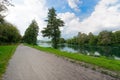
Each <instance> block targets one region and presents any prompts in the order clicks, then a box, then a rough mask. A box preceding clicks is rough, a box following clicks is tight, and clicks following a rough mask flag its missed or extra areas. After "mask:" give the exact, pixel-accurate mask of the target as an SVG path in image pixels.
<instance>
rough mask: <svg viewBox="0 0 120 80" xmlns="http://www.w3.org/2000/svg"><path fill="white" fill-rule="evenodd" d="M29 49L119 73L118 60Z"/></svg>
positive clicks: (119, 65) (48, 49)
mask: <svg viewBox="0 0 120 80" xmlns="http://www.w3.org/2000/svg"><path fill="white" fill-rule="evenodd" d="M29 46H31V45H29ZM31 47H33V48H36V49H38V50H41V51H45V52H49V53H53V54H56V55H58V56H63V57H67V58H70V59H74V60H77V61H82V62H85V63H89V64H93V65H96V66H99V67H102V68H104V69H108V70H112V71H115V72H120V61H119V60H110V59H107V58H105V57H93V56H87V55H83V54H77V53H69V52H65V51H60V50H57V49H53V48H44V47H40V46H31Z"/></svg>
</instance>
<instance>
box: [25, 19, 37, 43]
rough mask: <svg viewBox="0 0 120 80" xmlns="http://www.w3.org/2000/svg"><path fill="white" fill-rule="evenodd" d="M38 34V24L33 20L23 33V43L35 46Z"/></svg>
mask: <svg viewBox="0 0 120 80" xmlns="http://www.w3.org/2000/svg"><path fill="white" fill-rule="evenodd" d="M38 32H39V28H38V24H37V22H36V21H35V20H33V21H32V23H31V24H30V25H29V27H28V28H27V29H26V31H25V34H24V36H23V42H25V43H28V44H33V45H35V44H36V43H37V36H38Z"/></svg>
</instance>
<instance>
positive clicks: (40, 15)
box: [5, 0, 47, 35]
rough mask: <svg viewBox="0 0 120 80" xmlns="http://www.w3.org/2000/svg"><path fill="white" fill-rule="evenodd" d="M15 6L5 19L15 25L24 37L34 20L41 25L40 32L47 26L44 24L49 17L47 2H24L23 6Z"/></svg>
mask: <svg viewBox="0 0 120 80" xmlns="http://www.w3.org/2000/svg"><path fill="white" fill-rule="evenodd" d="M13 1H15V0H13ZM16 1H17V0H16ZM14 5H15V7H9V14H8V15H7V17H6V18H5V19H6V20H7V21H9V22H11V23H13V24H15V25H16V26H17V27H18V29H19V30H20V32H21V34H22V35H23V34H24V32H25V30H26V28H27V27H28V26H29V24H30V23H31V21H32V20H33V19H35V20H36V21H37V23H38V24H39V29H40V30H41V29H42V28H43V27H45V26H46V23H45V22H44V20H45V18H46V16H47V7H46V0H23V2H22V4H19V3H16V4H15V3H14Z"/></svg>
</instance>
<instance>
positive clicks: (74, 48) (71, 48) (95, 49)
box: [39, 43, 120, 60]
mask: <svg viewBox="0 0 120 80" xmlns="http://www.w3.org/2000/svg"><path fill="white" fill-rule="evenodd" d="M39 45H40V46H43V47H51V44H50V43H39ZM59 49H60V50H62V51H68V52H72V53H82V54H85V55H90V56H97V57H99V56H106V57H108V58H110V59H117V60H120V47H119V46H79V45H69V44H60V45H59Z"/></svg>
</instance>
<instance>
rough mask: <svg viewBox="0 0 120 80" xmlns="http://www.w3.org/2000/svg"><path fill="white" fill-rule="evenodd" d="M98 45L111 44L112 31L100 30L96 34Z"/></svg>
mask: <svg viewBox="0 0 120 80" xmlns="http://www.w3.org/2000/svg"><path fill="white" fill-rule="evenodd" d="M98 44H99V45H110V44H112V32H109V31H102V32H100V33H99V35H98Z"/></svg>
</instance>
